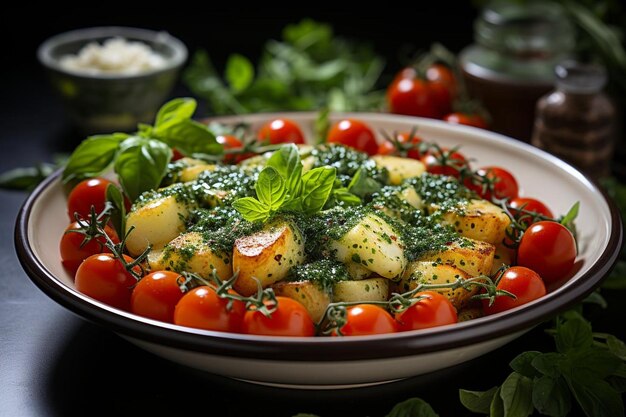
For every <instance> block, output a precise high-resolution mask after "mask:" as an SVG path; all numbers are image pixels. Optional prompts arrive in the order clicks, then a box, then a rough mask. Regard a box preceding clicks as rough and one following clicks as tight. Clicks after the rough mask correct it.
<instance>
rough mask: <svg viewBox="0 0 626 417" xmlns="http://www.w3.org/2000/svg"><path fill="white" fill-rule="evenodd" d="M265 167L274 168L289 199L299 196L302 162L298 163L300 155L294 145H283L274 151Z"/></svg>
mask: <svg viewBox="0 0 626 417" xmlns="http://www.w3.org/2000/svg"><path fill="white" fill-rule="evenodd" d="M265 166H267V167H272V168H274V169H275V170H276V171H277V172H278V173H279V174H280V176H281V177H283V179H284V180H285V184H286V186H287V191H288V192H289V195H290V196H291V197H297V196H299V195H300V193H301V192H302V162H300V153H299V152H298V147H297V146H296V145H294V144H289V145H285V146H283V147H281V148H280V149H279V150H277V151H275V152H274V153H273V154H272V156H270V158H269V159H268V160H267V163H266V164H265Z"/></svg>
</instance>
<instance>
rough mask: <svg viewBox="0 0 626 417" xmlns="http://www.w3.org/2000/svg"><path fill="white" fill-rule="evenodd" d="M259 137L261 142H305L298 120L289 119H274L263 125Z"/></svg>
mask: <svg viewBox="0 0 626 417" xmlns="http://www.w3.org/2000/svg"><path fill="white" fill-rule="evenodd" d="M257 138H258V139H259V141H261V142H267V141H268V140H269V143H270V144H271V145H276V144H278V143H296V144H304V135H303V134H302V130H300V127H299V126H298V124H297V123H296V122H294V121H293V120H289V119H274V120H270V121H269V122H267V123H265V124H264V125H263V126H261V129H259V131H258V133H257Z"/></svg>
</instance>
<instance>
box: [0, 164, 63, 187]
mask: <svg viewBox="0 0 626 417" xmlns="http://www.w3.org/2000/svg"><path fill="white" fill-rule="evenodd" d="M55 168H56V165H54V164H48V163H45V162H44V163H41V164H39V165H37V166H35V167H27V168H15V169H12V170H10V171H6V172H3V173H2V174H0V187H1V188H7V189H12V190H32V189H34V188H35V187H36V186H37V184H39V183H40V182H41V181H43V180H44V179H45V178H46V177H47V176H48V175H50V174H52V173H53V172H54V170H55Z"/></svg>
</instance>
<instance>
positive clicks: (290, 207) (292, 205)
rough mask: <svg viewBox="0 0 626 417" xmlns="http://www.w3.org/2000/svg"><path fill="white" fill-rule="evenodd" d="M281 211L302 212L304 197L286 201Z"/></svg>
mask: <svg viewBox="0 0 626 417" xmlns="http://www.w3.org/2000/svg"><path fill="white" fill-rule="evenodd" d="M280 209H281V211H293V212H296V213H302V211H303V209H302V197H297V198H293V199H290V200H288V201H286V202H285V203H284V204H283V205H282V206H281V207H280Z"/></svg>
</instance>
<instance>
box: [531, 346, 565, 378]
mask: <svg viewBox="0 0 626 417" xmlns="http://www.w3.org/2000/svg"><path fill="white" fill-rule="evenodd" d="M564 360H565V355H564V354H562V353H556V352H549V353H542V354H540V355H537V356H536V357H535V358H533V360H532V362H531V364H532V366H533V368H535V369H536V370H538V371H539V372H541V373H542V374H544V375H548V376H550V377H552V378H558V377H559V375H561V368H560V366H561V363H562V362H563V361H564Z"/></svg>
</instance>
